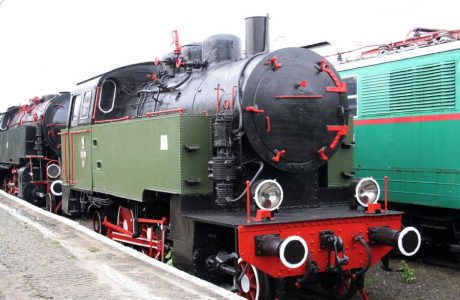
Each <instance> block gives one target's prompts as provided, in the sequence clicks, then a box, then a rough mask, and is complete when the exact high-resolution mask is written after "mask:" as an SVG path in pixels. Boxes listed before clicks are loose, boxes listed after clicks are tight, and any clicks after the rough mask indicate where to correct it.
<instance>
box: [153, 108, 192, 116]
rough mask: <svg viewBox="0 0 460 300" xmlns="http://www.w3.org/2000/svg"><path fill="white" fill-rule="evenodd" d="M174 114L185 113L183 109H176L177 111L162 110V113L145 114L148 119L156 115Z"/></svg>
mask: <svg viewBox="0 0 460 300" xmlns="http://www.w3.org/2000/svg"><path fill="white" fill-rule="evenodd" d="M173 112H179V113H181V114H182V113H184V109H183V108H175V109H167V110H160V111H151V112H148V113H146V114H145V116H146V117H151V116H154V115H161V114H167V113H173Z"/></svg>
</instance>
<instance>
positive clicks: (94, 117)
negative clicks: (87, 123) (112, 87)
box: [93, 86, 101, 120]
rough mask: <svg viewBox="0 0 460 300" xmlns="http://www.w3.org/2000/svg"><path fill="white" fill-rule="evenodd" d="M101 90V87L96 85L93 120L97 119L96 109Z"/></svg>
mask: <svg viewBox="0 0 460 300" xmlns="http://www.w3.org/2000/svg"><path fill="white" fill-rule="evenodd" d="M100 92H101V87H100V86H98V87H96V97H94V107H93V120H94V119H96V110H97V104H98V102H99V93H100Z"/></svg>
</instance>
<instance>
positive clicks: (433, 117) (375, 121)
mask: <svg viewBox="0 0 460 300" xmlns="http://www.w3.org/2000/svg"><path fill="white" fill-rule="evenodd" d="M452 120H460V114H459V113H456V114H443V115H429V116H411V117H395V118H381V119H371V120H354V124H355V125H356V126H360V125H378V124H393V123H414V122H436V121H452Z"/></svg>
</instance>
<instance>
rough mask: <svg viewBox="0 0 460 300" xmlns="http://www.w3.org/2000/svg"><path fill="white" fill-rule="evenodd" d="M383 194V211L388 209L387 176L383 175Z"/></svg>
mask: <svg viewBox="0 0 460 300" xmlns="http://www.w3.org/2000/svg"><path fill="white" fill-rule="evenodd" d="M383 195H384V201H385V211H386V212H387V211H388V176H383Z"/></svg>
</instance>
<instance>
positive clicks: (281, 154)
mask: <svg viewBox="0 0 460 300" xmlns="http://www.w3.org/2000/svg"><path fill="white" fill-rule="evenodd" d="M284 153H286V150H280V151H278V152H276V155H275V156H273V158H272V161H274V162H279V161H280V158H281V156H283V155H284Z"/></svg>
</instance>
